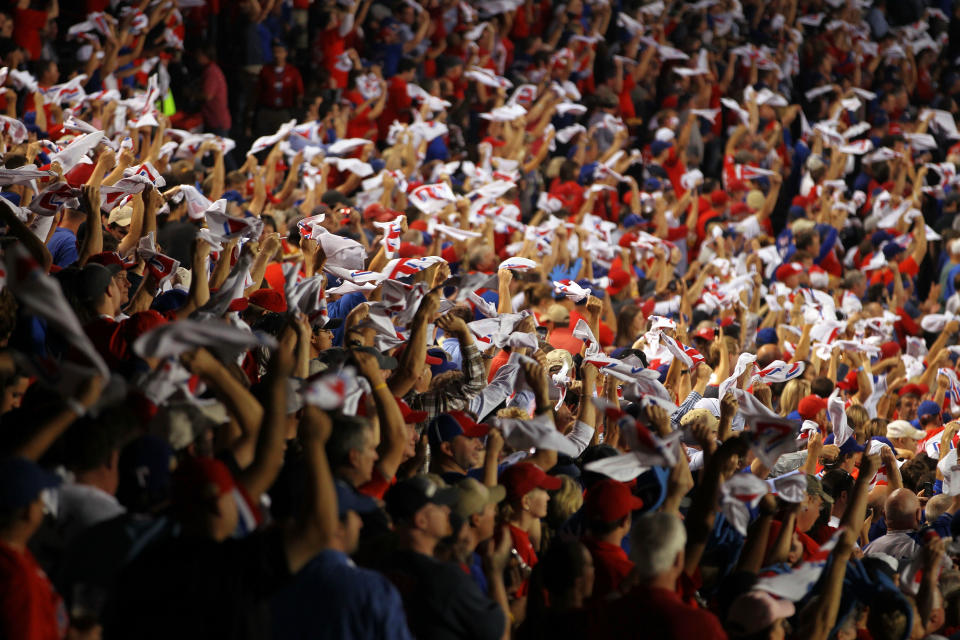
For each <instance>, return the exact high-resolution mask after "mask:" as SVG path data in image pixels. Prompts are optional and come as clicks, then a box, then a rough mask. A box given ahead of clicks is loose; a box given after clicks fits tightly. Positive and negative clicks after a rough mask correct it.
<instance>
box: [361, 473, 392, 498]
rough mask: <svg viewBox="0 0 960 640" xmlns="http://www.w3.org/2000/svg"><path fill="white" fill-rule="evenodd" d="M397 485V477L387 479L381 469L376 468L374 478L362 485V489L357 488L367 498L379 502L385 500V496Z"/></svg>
mask: <svg viewBox="0 0 960 640" xmlns="http://www.w3.org/2000/svg"><path fill="white" fill-rule="evenodd" d="M395 484H397V477H396V476H394V477H392V478H390V479H387V478H386V477H385V476H384V475H383V473H382V472H381V471H380V467H376V466H375V467H374V468H373V477H371V478H370V480H369V481H368V482H366V483H364V484H362V485H360V487H358V488H357V491H358V492H360V493H362V494H363V495H365V496H369V497H371V498H376V499H377V500H383V496H384V495H385V494H386V493H387V489H389V488H390V487H392V486H393V485H395Z"/></svg>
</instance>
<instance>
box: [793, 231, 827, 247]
mask: <svg viewBox="0 0 960 640" xmlns="http://www.w3.org/2000/svg"><path fill="white" fill-rule="evenodd" d="M819 237H820V235H819V234H818V233H817V231H816V230H815V229H810V230H809V231H801V232H800V233H798V234H797V235H796V237H795V238H794V241H793V244H794V246H796V247H797V251H803V250H804V249H807V248H808V247H810V245H812V244H813V241H814V239H815V238H819Z"/></svg>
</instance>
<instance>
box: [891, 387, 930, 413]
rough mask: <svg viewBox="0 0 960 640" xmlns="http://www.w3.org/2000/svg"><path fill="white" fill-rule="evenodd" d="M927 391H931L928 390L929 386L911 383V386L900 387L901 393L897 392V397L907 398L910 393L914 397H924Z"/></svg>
mask: <svg viewBox="0 0 960 640" xmlns="http://www.w3.org/2000/svg"><path fill="white" fill-rule="evenodd" d="M927 391H929V389H928V388H927V385H925V384H917V383H916V382H911V383H909V384H905V385H903V386H902V387H900V391H897V395H898V396H905V395H907V394H908V393H912V394H913V395H917V396H921V397H922V396H923V395H924V394H925V393H926V392H927ZM918 410H919V407H918Z"/></svg>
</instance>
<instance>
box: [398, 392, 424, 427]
mask: <svg viewBox="0 0 960 640" xmlns="http://www.w3.org/2000/svg"><path fill="white" fill-rule="evenodd" d="M397 405H398V406H399V407H400V413H402V414H403V423H404V424H418V423H420V422H423V421H424V420H426V419H427V415H428V414H427V412H426V411H414V410H413V409H411V408H410V405H408V404H407V403H406V402H404V400H403V398H397Z"/></svg>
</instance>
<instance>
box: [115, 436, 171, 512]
mask: <svg viewBox="0 0 960 640" xmlns="http://www.w3.org/2000/svg"><path fill="white" fill-rule="evenodd" d="M175 466H176V452H174V450H173V447H171V446H170V444H169V443H168V442H167V441H166V440H164V439H163V438H159V437H157V436H153V435H145V436H140V437H139V438H137V439H136V440H134V441H132V442H131V443H130V444H128V445H127V446H125V447H124V448H123V451H121V452H120V461H119V463H118V465H117V470H118V472H119V486H118V487H117V499H118V500H119V501H120V503H121V504H123V505H124V506H129V505H131V504H134V503H135V502H136V501H137V499H138V497H140V496H147V497H148V498H149V499H150V500H151V501H152V502H158V501H160V500H163V499H166V498H169V497H170V488H171V486H172V483H173V469H174V467H175Z"/></svg>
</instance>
